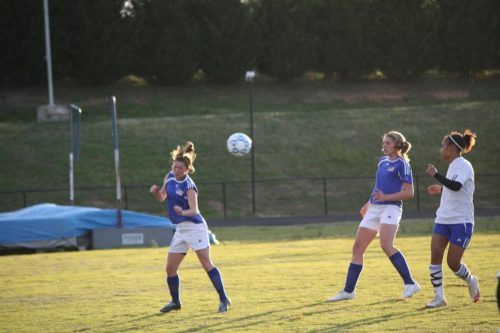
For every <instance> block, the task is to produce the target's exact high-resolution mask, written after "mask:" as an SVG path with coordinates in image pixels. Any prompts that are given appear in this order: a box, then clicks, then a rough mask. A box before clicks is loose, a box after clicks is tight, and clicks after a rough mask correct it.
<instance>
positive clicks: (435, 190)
mask: <svg viewBox="0 0 500 333" xmlns="http://www.w3.org/2000/svg"><path fill="white" fill-rule="evenodd" d="M442 190H443V187H442V186H441V185H438V184H432V185H430V186H429V187H427V193H429V194H430V195H437V194H441V191H442Z"/></svg>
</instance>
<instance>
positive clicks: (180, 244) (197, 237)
mask: <svg viewBox="0 0 500 333" xmlns="http://www.w3.org/2000/svg"><path fill="white" fill-rule="evenodd" d="M207 247H210V241H209V239H208V228H207V225H206V224H205V223H193V222H181V223H179V224H178V225H177V227H176V228H175V233H174V237H173V238H172V241H171V242H170V246H169V249H168V252H169V253H187V252H188V251H189V248H192V249H193V250H194V251H198V250H203V249H206V248H207Z"/></svg>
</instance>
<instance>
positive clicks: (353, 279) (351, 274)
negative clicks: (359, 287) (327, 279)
mask: <svg viewBox="0 0 500 333" xmlns="http://www.w3.org/2000/svg"><path fill="white" fill-rule="evenodd" d="M362 270H363V265H359V264H354V263H352V262H351V263H350V264H349V269H348V270H347V277H346V279H345V287H344V290H345V291H346V292H348V293H352V292H353V291H354V288H356V284H357V283H358V278H359V275H360V274H361V271H362Z"/></svg>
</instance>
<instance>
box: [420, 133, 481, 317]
mask: <svg viewBox="0 0 500 333" xmlns="http://www.w3.org/2000/svg"><path fill="white" fill-rule="evenodd" d="M475 144H476V134H475V133H472V132H471V131H470V130H468V129H467V130H465V132H464V133H463V134H462V133H459V132H451V133H450V134H447V135H446V136H445V137H444V139H443V140H442V142H441V149H440V150H439V153H440V154H441V159H443V160H445V161H448V162H449V163H450V165H449V166H448V171H447V172H446V176H445V175H442V174H440V173H439V172H438V171H437V169H436V167H434V165H432V164H428V166H427V170H426V172H427V174H428V175H429V176H432V177H434V178H435V179H436V180H437V181H439V183H440V184H433V185H430V186H429V187H428V188H427V192H428V193H429V194H430V195H439V194H441V202H440V204H439V208H438V210H437V211H436V220H435V225H434V230H433V233H432V239H431V264H430V266H429V272H430V277H431V282H432V285H433V287H434V299H433V300H432V301H431V302H430V303H429V304H427V307H428V308H436V307H440V306H444V305H446V298H445V296H444V289H443V270H442V262H443V256H444V252H445V250H446V247H447V246H448V244H450V246H449V249H448V256H447V263H448V267H450V269H451V270H452V271H453V272H454V273H455V275H456V276H458V277H459V278H461V279H462V280H464V281H465V282H466V283H467V286H468V288H469V293H470V297H471V299H472V301H473V302H474V303H476V302H477V301H479V296H480V292H479V284H478V282H477V277H476V276H474V275H472V274H471V273H470V271H469V269H468V268H467V266H466V265H465V264H464V263H462V257H463V255H464V252H465V249H466V248H467V246H468V245H469V242H470V240H471V237H472V233H473V230H474V204H473V195H474V169H473V168H472V164H471V163H470V162H469V161H467V160H466V159H465V158H463V157H462V154H465V153H468V152H470V151H471V150H472V148H473V147H474V145H475Z"/></svg>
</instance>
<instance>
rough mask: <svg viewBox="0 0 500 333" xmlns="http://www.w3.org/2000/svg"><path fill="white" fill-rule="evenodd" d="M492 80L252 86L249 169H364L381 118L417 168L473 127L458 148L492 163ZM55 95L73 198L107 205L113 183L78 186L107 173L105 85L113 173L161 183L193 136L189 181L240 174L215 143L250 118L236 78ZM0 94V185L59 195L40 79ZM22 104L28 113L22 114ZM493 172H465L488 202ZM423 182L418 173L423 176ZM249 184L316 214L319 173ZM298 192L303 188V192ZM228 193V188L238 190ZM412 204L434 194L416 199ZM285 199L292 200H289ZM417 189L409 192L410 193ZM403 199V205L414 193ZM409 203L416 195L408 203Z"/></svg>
mask: <svg viewBox="0 0 500 333" xmlns="http://www.w3.org/2000/svg"><path fill="white" fill-rule="evenodd" d="M499 86H500V82H499V81H498V80H484V81H476V82H468V81H458V80H456V81H455V80H437V79H435V80H423V81H421V82H417V83H411V84H409V83H398V82H385V81H377V82H359V83H345V84H340V83H334V82H333V83H332V82H326V83H315V82H309V83H305V82H298V83H294V84H289V85H277V84H273V83H267V82H261V83H259V82H257V83H255V85H254V110H255V117H254V120H255V136H254V146H255V158H256V178H257V180H263V179H276V178H281V179H283V178H287V179H288V178H292V179H302V178H304V177H307V178H310V177H354V176H363V177H372V176H373V175H374V172H375V169H376V161H377V158H378V156H379V150H380V141H381V136H382V134H383V133H384V132H387V131H389V130H392V129H396V130H400V131H401V132H403V133H404V134H405V135H406V137H407V138H408V140H409V141H410V142H411V143H412V144H413V148H412V150H411V152H410V157H411V163H412V168H413V171H414V174H416V175H424V174H425V167H426V165H427V163H429V162H431V163H434V164H435V165H437V167H438V169H439V170H440V171H442V170H443V171H444V170H445V169H446V167H447V166H446V164H445V163H443V162H442V161H440V160H439V154H438V149H439V144H440V142H441V139H442V137H443V136H444V135H445V134H446V133H447V132H449V131H450V130H464V129H465V128H471V129H473V130H475V131H477V133H478V144H477V147H476V148H475V150H474V151H473V152H472V153H470V154H469V155H468V156H467V158H469V159H470V160H471V161H472V163H473V165H474V167H475V171H476V174H491V173H497V172H496V170H497V167H498V165H499V163H500V158H499V155H498V153H497V152H498V151H499V150H500V142H499V141H498V140H497V137H496V135H497V134H496V133H497V129H498V128H499V127H500V99H499V97H498V94H497V92H498V87H499ZM55 91H56V96H59V97H58V99H59V103H61V104H65V103H70V102H73V103H78V104H80V105H81V106H82V107H83V109H84V114H83V120H82V127H81V130H82V133H81V140H82V142H81V150H80V159H79V161H78V163H77V164H76V165H75V186H76V188H77V192H76V203H77V204H79V205H90V206H98V207H113V206H114V190H113V189H111V190H107V191H100V192H99V191H84V190H78V189H79V188H82V187H88V186H103V185H107V186H113V185H114V183H115V174H114V161H113V152H112V137H111V120H110V112H109V105H108V104H109V103H108V100H107V99H108V97H109V96H111V95H116V96H117V97H118V116H119V123H118V130H119V134H118V135H119V144H120V154H121V155H120V162H121V165H120V167H121V176H122V184H128V185H130V184H152V183H160V182H161V181H162V180H163V177H164V175H165V173H166V172H167V170H168V169H169V167H170V162H169V151H170V150H171V149H173V148H174V147H175V146H176V145H177V144H179V143H182V142H185V141H186V140H192V141H194V142H195V144H196V146H197V151H198V159H197V161H196V167H197V171H196V173H195V174H194V175H193V177H194V179H195V181H196V182H197V183H199V184H204V183H207V182H221V181H228V180H231V181H248V180H249V179H250V160H249V158H234V157H232V156H230V155H229V154H228V153H227V151H226V147H225V142H226V139H227V137H228V136H229V134H231V133H233V132H237V131H238V132H239V131H243V132H248V131H249V113H248V91H247V87H246V86H245V85H236V86H208V85H201V84H200V85H198V84H194V85H191V86H187V87H182V88H160V87H135V88H134V87H123V86H115V87H104V88H85V87H74V86H64V85H61V86H58V87H56V90H55ZM2 94H3V96H4V97H5V98H4V103H3V104H0V140H1V142H2V145H1V148H0V161H1V164H2V172H1V173H0V191H2V190H3V191H6V190H21V189H40V188H59V189H62V190H63V191H61V192H58V193H31V194H29V196H28V198H27V200H28V205H29V204H33V203H35V202H43V201H52V202H56V203H66V202H67V196H68V195H67V190H66V189H67V188H68V156H67V154H68V144H67V142H68V137H67V135H68V134H67V124H66V123H40V124H38V123H36V122H35V119H36V116H35V106H36V105H37V104H43V103H46V102H45V101H44V100H45V99H46V97H45V95H46V91H45V89H33V90H28V91H16V90H12V91H5V92H2ZM27 114H29V116H28V115H27ZM499 181H500V177H499V176H497V177H486V178H484V179H479V178H478V179H477V182H478V191H477V195H476V199H477V204H478V207H486V208H488V207H492V206H493V207H498V204H497V203H496V201H497V200H496V201H495V200H494V198H498V197H499V196H500V192H499V190H498V189H499V188H500V186H498V185H499ZM372 182H373V180H372V179H367V178H361V179H359V180H352V179H349V180H329V181H328V184H327V186H328V189H329V193H328V199H329V202H330V203H331V205H332V206H331V207H329V212H330V213H336V212H343V211H355V210H357V209H359V206H360V205H361V204H362V203H363V202H364V201H365V200H366V198H367V196H368V194H369V191H370V190H371V187H372ZM430 182H431V180H430V179H428V178H425V177H424V178H423V180H422V182H421V184H420V185H421V188H425V186H427V185H428V184H429V183H430ZM299 184H300V186H303V187H302V190H301V191H294V190H293V189H294V188H296V186H297V185H296V184H295V183H265V184H264V183H261V184H259V185H258V187H257V196H258V198H257V208H258V214H257V215H265V216H271V215H278V216H281V215H310V213H307V214H304V212H305V211H308V212H310V211H314V212H316V211H317V212H318V214H319V213H321V212H322V204H321V200H318V198H321V195H322V193H321V188H322V185H321V184H319V186H318V184H317V183H311V184H308V183H307V182H303V183H299ZM226 190H227V198H228V200H230V202H229V203H228V215H229V216H230V217H241V216H248V215H249V212H250V207H249V205H248V202H249V200H248V199H249V196H250V193H251V192H250V187H249V185H248V184H231V185H229V186H228V187H227V188H226ZM304 193H306V194H307V195H303V194H304ZM238 200H239V201H238ZM422 200H424V202H423V205H424V208H426V209H430V210H433V209H435V206H436V203H435V202H434V201H433V200H432V199H428V198H427V199H426V198H422ZM129 202H130V207H129V208H130V209H132V210H139V211H147V212H152V213H156V214H163V207H162V206H161V205H157V204H154V202H152V201H151V198H150V197H149V196H148V195H147V187H144V188H140V189H136V190H133V191H131V192H130V193H129ZM297 202H303V203H302V204H301V205H297ZM413 202H415V201H413ZM20 204H22V201H21V195H20V194H19V193H18V194H15V195H14V194H13V195H2V196H1V199H0V211H6V210H12V209H15V208H19V205H20ZM200 205H201V210H202V212H203V213H204V214H205V215H206V216H207V217H209V218H211V217H220V216H221V215H222V213H223V211H222V189H221V185H219V184H215V185H203V186H201V187H200ZM412 205H413V206H412ZM407 207H409V208H411V209H414V203H412V202H409V206H407Z"/></svg>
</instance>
